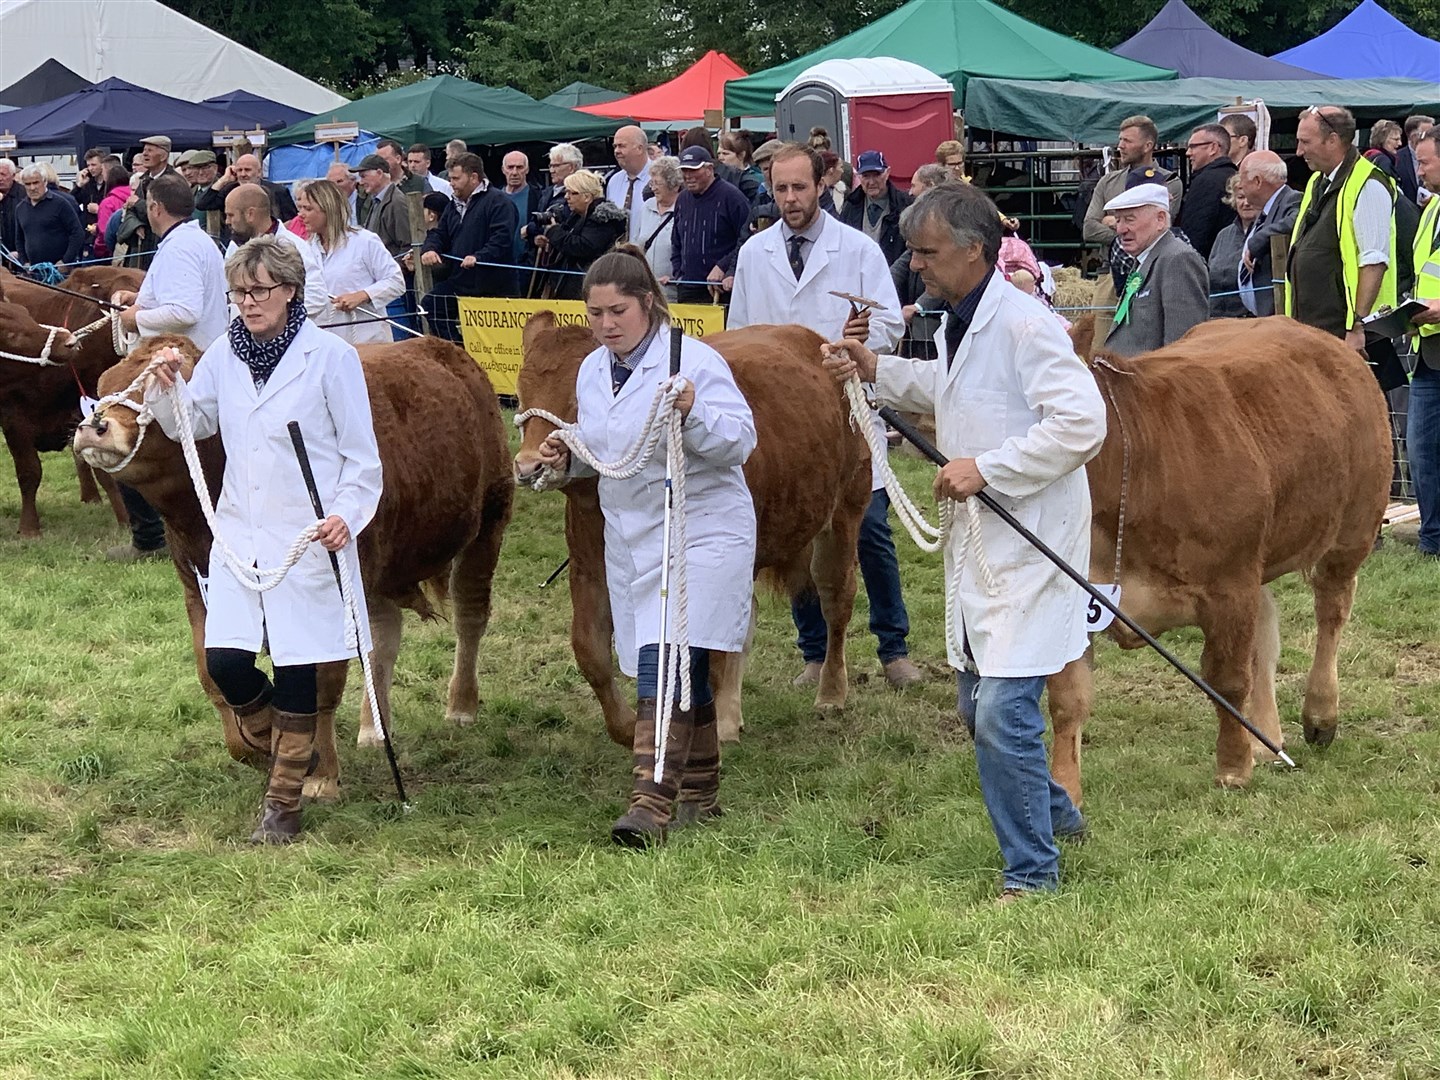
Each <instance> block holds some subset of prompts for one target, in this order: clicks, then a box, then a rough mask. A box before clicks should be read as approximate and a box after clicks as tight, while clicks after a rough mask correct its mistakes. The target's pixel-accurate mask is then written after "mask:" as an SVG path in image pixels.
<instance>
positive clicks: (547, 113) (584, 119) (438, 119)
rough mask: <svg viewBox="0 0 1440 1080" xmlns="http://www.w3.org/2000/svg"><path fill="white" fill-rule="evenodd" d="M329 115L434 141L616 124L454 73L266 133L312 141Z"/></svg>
mask: <svg viewBox="0 0 1440 1080" xmlns="http://www.w3.org/2000/svg"><path fill="white" fill-rule="evenodd" d="M331 120H339V121H350V122H353V123H358V124H359V125H360V127H361V130H363V131H373V132H376V133H377V134H380V135H385V136H388V137H390V138H392V139H396V140H398V141H399V142H402V143H405V144H406V145H408V144H410V143H412V142H424V143H430V144H431V145H434V146H441V145H444V143H445V141H446V140H447V139H464V140H465V141H466V142H467V143H470V144H471V145H472V146H475V145H479V146H493V145H498V144H501V143H513V142H550V141H559V140H563V139H588V138H596V137H600V136H605V135H610V134H612V133H613V132H614V130H615V121H614V120H606V119H603V118H601V117H598V116H586V115H585V114H584V113H578V112H575V111H574V110H572V109H562V108H557V107H556V106H554V105H546V104H545V103H544V102H540V101H536V100H535V99H534V98H532V97H527V96H526V95H525V94H522V93H521V92H520V91H519V90H514V89H511V88H510V87H508V86H502V87H491V86H481V85H480V84H479V83H472V82H467V81H465V80H464V79H457V78H455V76H453V75H437V76H435V77H434V78H431V79H426V80H424V81H423V82H417V83H411V84H410V85H409V86H402V87H399V88H398V89H395V90H387V91H386V92H385V93H383V94H376V95H375V96H373V97H367V98H361V99H360V100H359V101H352V102H351V103H350V104H348V105H342V106H340V107H339V108H337V109H334V110H330V111H327V112H323V113H321V114H319V115H318V116H313V117H311V118H310V119H309V120H305V121H303V122H302V123H299V124H293V125H291V126H290V127H287V128H283V129H281V130H280V131H277V132H275V133H274V134H273V135H271V136H270V144H271V145H272V146H287V145H289V144H290V143H299V142H313V141H314V139H315V125H316V124H324V123H328V122H330V121H331Z"/></svg>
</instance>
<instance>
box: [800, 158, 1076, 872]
mask: <svg viewBox="0 0 1440 1080" xmlns="http://www.w3.org/2000/svg"><path fill="white" fill-rule="evenodd" d="M901 229H902V231H903V233H904V236H905V239H906V241H907V243H908V244H909V247H910V251H911V253H912V254H911V265H912V266H913V267H914V268H915V269H916V270H917V271H918V272H919V273H920V275H921V277H922V278H924V280H925V285H926V288H927V289H929V291H930V292H931V293H932V294H933V295H936V296H938V297H940V298H941V299H943V300H944V301H945V302H946V306H947V311H946V316H945V325H944V327H943V329H942V331H941V334H940V335H937V337H938V338H940V339H942V340H940V341H937V344H941V346H942V347H941V352H940V358H939V359H937V360H908V359H901V358H899V357H893V356H882V357H878V358H877V357H876V356H875V354H874V352H873V351H871V350H870V349H868V348H866V347H865V346H864V345H862V344H860V343H859V342H853V341H841V342H837V343H835V344H834V345H832V346H829V347H828V348H827V350H826V351H827V353H828V354H829V355H828V358H827V360H826V367H828V368H829V369H830V370H831V371H832V372H834V374H835V375H836V377H837V378H839V379H845V378H848V377H849V376H850V375H851V374H852V373H858V374H859V377H860V378H861V379H874V381H875V388H876V392H877V394H878V395H879V397H880V399H881V400H882V401H883V402H884V403H885V404H888V405H892V406H894V407H895V408H897V409H905V410H909V411H912V412H921V413H933V414H934V416H935V434H936V439H937V441H938V442H939V445H940V449H941V450H942V451H943V452H944V453H945V454H946V456H947V457H949V458H950V463H949V464H948V465H946V466H945V468H944V469H942V470H941V471H940V474H939V475H938V476H937V477H936V480H935V495H936V498H937V499H938V498H948V499H957V500H963V499H967V498H969V497H970V496H972V495H974V494H975V493H976V492H978V491H980V490H982V489H986V490H988V491H989V493H990V494H991V495H992V496H993V497H994V498H995V499H996V500H997V501H998V502H999V503H1000V504H1001V505H1002V506H1004V507H1005V509H1007V510H1009V511H1010V513H1012V514H1014V515H1015V516H1016V517H1017V518H1019V519H1020V521H1021V522H1023V523H1024V524H1025V525H1026V526H1028V527H1029V528H1030V529H1031V530H1032V531H1033V532H1035V533H1036V534H1037V535H1038V536H1039V537H1040V539H1042V540H1044V541H1045V542H1046V543H1047V544H1049V545H1050V547H1051V548H1052V549H1054V551H1056V552H1057V553H1058V554H1059V555H1060V556H1061V558H1063V559H1064V560H1065V561H1066V562H1068V563H1069V564H1070V565H1071V566H1075V567H1079V568H1080V569H1081V570H1082V571H1083V570H1084V569H1086V568H1087V567H1088V566H1089V565H1090V491H1089V487H1088V485H1087V482H1086V479H1085V473H1084V471H1083V466H1084V464H1085V463H1086V462H1087V461H1089V460H1090V458H1092V457H1094V456H1095V454H1097V453H1098V452H1099V450H1100V444H1101V443H1102V442H1103V441H1104V438H1105V405H1104V402H1103V400H1102V399H1101V396H1100V392H1099V390H1098V389H1097V388H1096V385H1095V380H1094V379H1093V378H1092V377H1091V375H1090V372H1089V371H1087V370H1086V368H1085V365H1084V364H1083V363H1082V362H1081V361H1080V359H1079V358H1078V357H1076V355H1075V352H1074V349H1073V348H1071V345H1070V341H1069V339H1068V338H1067V337H1066V336H1065V332H1064V331H1063V330H1062V329H1061V328H1060V324H1059V323H1058V322H1057V321H1056V320H1055V317H1054V315H1052V314H1051V313H1050V311H1049V310H1048V309H1047V308H1045V307H1044V305H1042V304H1041V303H1040V302H1039V301H1037V300H1035V299H1034V298H1033V297H1031V296H1028V295H1026V294H1025V293H1023V292H1021V291H1020V290H1019V289H1017V288H1015V287H1014V286H1012V285H1011V284H1010V283H1009V282H1007V281H1006V280H1005V279H1004V278H1003V277H1002V276H1001V275H1000V274H998V273H996V272H995V262H996V259H997V257H998V255H999V250H1000V219H999V215H998V213H997V211H996V209H995V204H994V203H993V202H991V201H990V199H989V198H988V197H987V196H985V195H984V194H983V193H982V192H981V191H980V190H979V189H977V188H974V187H972V186H971V185H969V184H957V185H954V186H949V185H946V186H943V187H937V188H934V189H932V190H930V191H927V192H926V193H925V194H924V195H922V196H921V197H920V198H919V200H917V201H916V203H915V204H914V206H912V207H910V208H909V209H907V210H906V211H905V213H904V215H903V216H902V217H901ZM979 513H980V521H981V527H980V537H979V542H978V544H976V543H967V540H966V539H965V530H964V529H960V528H957V529H956V530H955V532H954V533H952V535H951V541H950V544H949V545H948V546H947V548H946V551H945V578H946V583H947V584H946V587H947V589H948V588H950V586H951V584H952V583H954V584H957V585H958V604H957V607H958V611H957V612H956V613H955V614H954V616H953V619H954V623H955V625H954V626H953V627H949V628H947V631H948V633H947V638H948V641H947V647H948V650H949V659H950V664H951V666H952V667H954V668H956V669H957V671H958V672H959V675H958V682H959V707H960V712H961V714H962V715H963V716H964V718H965V722H966V723H967V725H969V726H970V729H971V731H972V733H973V735H974V739H975V763H976V766H977V768H978V770H979V773H980V791H981V794H982V795H983V797H984V799H985V808H986V809H987V810H988V811H989V813H990V821H991V824H992V825H993V826H994V829H995V836H996V839H997V840H998V841H999V843H1000V851H1001V854H1002V855H1003V857H1004V861H1005V875H1004V885H1003V890H1002V892H1001V900H1002V901H1008V900H1010V899H1013V898H1014V897H1016V896H1020V895H1022V894H1024V893H1027V892H1032V891H1035V890H1046V889H1054V888H1055V887H1056V886H1057V885H1058V883H1059V874H1060V870H1059V866H1060V862H1059V849H1058V848H1057V847H1056V844H1055V838H1056V836H1062V837H1063V836H1067V835H1068V836H1078V835H1080V834H1081V833H1083V831H1084V829H1085V821H1084V819H1083V818H1082V817H1081V816H1080V812H1079V811H1078V810H1077V809H1076V807H1075V805H1074V804H1073V803H1072V802H1071V801H1070V797H1069V796H1068V795H1067V794H1066V793H1065V789H1064V788H1062V787H1060V785H1059V784H1056V783H1055V782H1054V781H1053V780H1051V779H1050V773H1049V769H1048V768H1047V766H1046V761H1045V743H1044V741H1043V736H1044V734H1045V720H1044V717H1043V716H1042V715H1041V713H1040V694H1041V692H1042V691H1043V690H1044V689H1045V679H1046V677H1047V676H1049V675H1052V674H1054V673H1055V672H1057V671H1059V670H1060V669H1061V668H1062V667H1064V666H1065V665H1066V664H1067V663H1069V662H1070V661H1071V660H1074V659H1076V658H1077V657H1079V656H1081V655H1083V654H1084V652H1085V647H1086V644H1087V638H1086V632H1085V600H1086V598H1085V594H1084V592H1082V591H1081V590H1080V588H1079V587H1078V586H1077V585H1075V583H1074V582H1072V581H1070V579H1069V578H1067V577H1065V576H1064V575H1063V574H1061V573H1060V571H1058V570H1057V569H1055V567H1054V566H1053V565H1052V564H1051V563H1050V562H1049V561H1048V560H1046V559H1045V557H1044V556H1042V555H1041V554H1040V553H1039V551H1037V550H1035V549H1034V548H1032V547H1030V546H1029V545H1028V544H1027V543H1026V542H1025V541H1024V540H1023V539H1021V537H1020V536H1019V534H1017V533H1015V532H1013V531H1012V530H1011V529H1010V527H1009V526H1007V525H1006V524H1005V523H1004V522H1002V521H1001V520H1000V519H999V518H997V517H996V516H995V515H993V514H991V513H990V512H989V511H987V510H984V509H981V510H980V511H979ZM960 516H961V519H962V520H963V518H964V516H965V515H964V512H963V511H962V512H961V515H960ZM985 566H988V568H989V575H988V576H989V578H990V582H988V583H987V581H986V577H987V574H986V571H985V570H984V569H983V567H985ZM956 575H959V577H958V581H957V580H956Z"/></svg>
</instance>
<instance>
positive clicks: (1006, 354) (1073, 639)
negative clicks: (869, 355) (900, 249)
mask: <svg viewBox="0 0 1440 1080" xmlns="http://www.w3.org/2000/svg"><path fill="white" fill-rule="evenodd" d="M947 318H948V316H947ZM935 340H936V343H937V344H938V346H939V348H940V357H941V359H938V360H905V359H901V358H899V357H892V356H882V357H880V362H879V369H878V372H877V375H876V379H875V388H876V392H877V393H878V394H879V396H880V399H881V400H882V401H883V402H884V403H885V404H887V405H892V406H894V407H895V408H898V409H906V410H909V411H911V412H920V413H933V414H934V416H935V436H936V441H937V442H938V443H939V448H940V450H941V452H942V453H944V454H945V455H946V456H947V457H950V458H966V457H973V458H975V459H976V467H977V468H978V469H979V470H980V475H981V476H983V477H984V478H985V481H986V484H987V487H986V491H987V492H989V494H990V495H991V496H993V497H994V498H995V500H996V501H997V502H998V503H999V504H1000V505H1001V506H1003V507H1004V508H1005V509H1007V510H1009V511H1010V513H1012V514H1014V515H1015V517H1017V518H1018V519H1019V520H1020V521H1021V522H1022V523H1023V524H1024V525H1025V526H1026V527H1027V528H1029V529H1030V531H1031V532H1033V533H1035V534H1036V535H1037V536H1039V537H1040V539H1042V540H1044V541H1045V542H1046V543H1047V544H1049V545H1050V547H1051V548H1052V549H1053V550H1054V551H1055V552H1056V553H1057V554H1058V555H1060V557H1061V558H1063V559H1064V560H1065V561H1066V562H1068V563H1069V564H1070V565H1071V566H1073V567H1075V568H1076V569H1078V570H1079V571H1080V572H1081V573H1086V572H1087V571H1088V570H1089V567H1090V488H1089V485H1088V483H1087V481H1086V478H1085V471H1084V469H1083V468H1082V466H1083V465H1084V464H1085V463H1086V462H1087V461H1089V460H1090V459H1091V458H1092V457H1094V456H1095V455H1096V454H1097V453H1099V451H1100V444H1101V443H1102V442H1104V440H1105V403H1104V401H1103V400H1102V398H1101V396H1100V391H1099V389H1098V387H1096V385H1095V379H1094V378H1093V376H1091V374H1090V372H1089V371H1088V370H1087V369H1086V367H1085V365H1084V364H1083V363H1082V362H1081V361H1080V359H1079V358H1078V357H1077V356H1076V355H1075V350H1074V349H1073V348H1072V347H1071V344H1070V339H1069V338H1068V337H1066V335H1065V332H1064V331H1063V330H1062V329H1061V328H1060V324H1059V323H1058V322H1056V320H1055V316H1054V315H1053V314H1052V313H1051V312H1050V310H1049V309H1048V308H1046V307H1045V306H1044V305H1043V304H1042V303H1040V301H1038V300H1036V299H1035V298H1034V297H1032V296H1028V295H1026V294H1025V293H1023V292H1021V291H1020V290H1019V289H1017V288H1015V286H1013V285H1011V284H1010V283H1009V282H1008V281H1006V280H1005V279H1004V278H1003V277H1001V276H1000V275H999V274H996V275H994V276H993V277H992V278H991V279H990V283H989V285H988V286H987V287H986V289H985V292H984V294H983V296H982V297H981V300H980V306H979V308H978V309H977V310H976V312H975V318H974V320H973V321H972V322H971V324H970V332H969V333H967V334H966V335H965V337H964V338H963V339H962V340H961V342H960V348H959V350H958V354H957V355H956V357H955V362H954V363H953V365H951V366H950V368H949V370H948V371H947V369H946V363H945V359H944V357H945V336H944V328H943V327H942V328H941V330H940V332H939V333H938V334H937V335H936V339H935ZM964 521H965V515H964V513H963V512H962V514H961V518H960V521H959V522H958V523H957V525H958V526H960V527H957V529H956V530H955V533H954V534H953V535H952V538H951V542H950V546H949V547H948V548H947V550H946V552H945V580H946V583H947V587H948V584H949V582H950V581H951V580H952V577H951V575H953V574H955V573H957V572H958V573H960V575H961V577H960V589H959V601H960V602H959V605H958V606H959V611H958V612H957V613H956V619H957V626H956V634H957V637H959V638H960V640H962V641H964V640H968V641H969V643H970V649H971V652H972V653H973V654H974V658H975V666H976V667H977V668H978V669H979V672H980V674H981V675H982V676H989V677H1003V678H1018V677H1023V676H1034V675H1051V674H1054V673H1055V672H1057V671H1059V670H1060V669H1061V668H1062V667H1064V666H1065V665H1066V664H1068V663H1069V662H1070V661H1071V660H1074V659H1075V658H1076V657H1078V656H1080V655H1081V654H1082V653H1084V651H1085V646H1086V641H1087V638H1086V632H1085V606H1086V596H1085V593H1084V591H1083V590H1081V588H1080V587H1079V586H1078V585H1076V584H1075V583H1074V582H1073V581H1071V580H1070V579H1069V578H1067V577H1065V576H1064V575H1063V574H1062V573H1061V572H1060V571H1059V570H1057V569H1056V568H1055V567H1054V566H1053V565H1051V563H1050V562H1049V561H1048V560H1046V558H1045V557H1044V556H1043V555H1041V554H1040V553H1039V552H1038V551H1036V550H1035V549H1034V548H1032V547H1031V546H1030V545H1029V544H1028V543H1026V542H1025V540H1023V539H1022V538H1021V537H1020V535H1019V534H1018V533H1016V532H1014V531H1013V530H1011V528H1010V526H1008V525H1006V524H1005V523H1004V522H1003V521H1001V520H1000V519H999V518H998V517H996V516H995V514H993V513H992V512H991V511H989V510H988V509H985V508H984V507H981V508H980V521H981V542H982V544H983V546H984V549H985V556H986V558H987V559H988V560H989V563H990V569H991V571H992V572H993V574H994V577H995V583H996V586H997V587H996V590H995V593H994V595H990V594H989V593H987V591H986V589H985V586H984V584H983V582H982V580H981V578H980V575H979V572H978V569H977V567H978V564H977V562H976V557H975V552H974V551H973V550H967V552H966V559H965V564H964V565H963V566H961V567H958V568H957V567H956V566H955V564H954V558H953V555H954V551H955V549H956V545H957V544H958V543H960V542H961V538H962V536H963V533H964V529H963V524H964ZM949 659H950V664H951V666H952V667H956V668H960V667H963V666H964V663H963V660H964V658H963V657H962V656H960V655H957V654H956V652H955V651H954V649H953V647H952V648H950V649H949Z"/></svg>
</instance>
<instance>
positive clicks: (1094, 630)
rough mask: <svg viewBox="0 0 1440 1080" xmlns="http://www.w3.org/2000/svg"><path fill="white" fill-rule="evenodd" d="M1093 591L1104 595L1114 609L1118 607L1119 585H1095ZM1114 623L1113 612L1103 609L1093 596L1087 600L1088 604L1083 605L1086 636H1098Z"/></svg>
mask: <svg viewBox="0 0 1440 1080" xmlns="http://www.w3.org/2000/svg"><path fill="white" fill-rule="evenodd" d="M1095 591H1096V592H1099V593H1102V594H1104V596H1105V598H1106V599H1107V600H1109V601H1110V602H1111V603H1112V604H1114V605H1115V606H1116V607H1119V606H1120V586H1119V585H1096V586H1095ZM1114 621H1115V613H1114V612H1112V611H1111V610H1110V609H1109V608H1107V607H1103V606H1102V605H1101V603H1100V601H1098V600H1096V599H1095V598H1094V597H1093V596H1092V597H1090V598H1089V602H1088V603H1086V605H1085V632H1086V633H1087V634H1098V633H1100V631H1101V630H1104V629H1105V628H1106V627H1107V626H1109V625H1110V624H1111V623H1112V622H1114Z"/></svg>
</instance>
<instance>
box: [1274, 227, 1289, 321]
mask: <svg viewBox="0 0 1440 1080" xmlns="http://www.w3.org/2000/svg"><path fill="white" fill-rule="evenodd" d="M1289 265H1290V238H1289V237H1288V236H1279V235H1276V236H1272V237H1270V276H1271V277H1272V278H1274V279H1275V284H1274V286H1273V287H1274V289H1275V314H1276V315H1284V314H1285V271H1286V268H1287V267H1288V266H1289Z"/></svg>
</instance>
